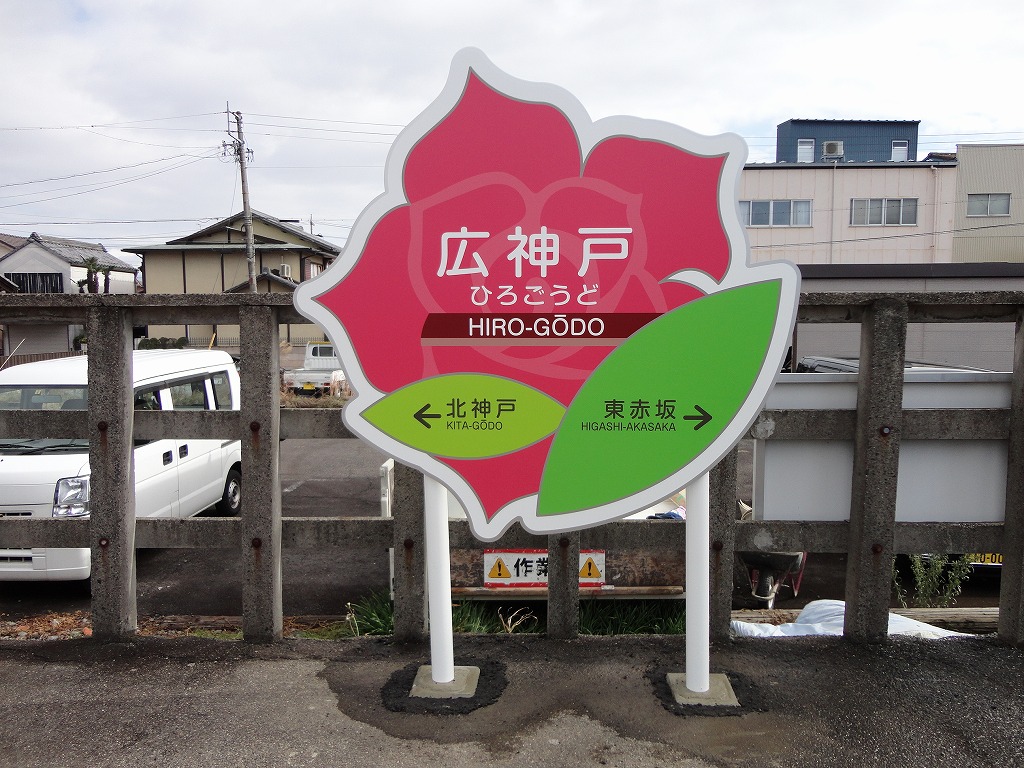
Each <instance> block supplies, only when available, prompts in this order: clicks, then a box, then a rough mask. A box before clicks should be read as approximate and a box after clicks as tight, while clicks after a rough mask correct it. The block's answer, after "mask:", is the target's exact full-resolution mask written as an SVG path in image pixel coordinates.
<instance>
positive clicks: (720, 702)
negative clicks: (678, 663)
mask: <svg viewBox="0 0 1024 768" xmlns="http://www.w3.org/2000/svg"><path fill="white" fill-rule="evenodd" d="M665 678H666V680H667V681H668V687H669V689H670V690H671V691H672V696H673V697H675V700H676V704H683V705H690V704H700V705H702V706H705V707H738V706H740V702H739V699H737V698H736V694H735V693H734V692H733V690H732V683H730V682H729V678H728V677H726V676H725V675H720V674H719V675H711V687H710V688H709V689H708V690H707V691H704V692H703V693H696V692H694V691H691V690H690V689H689V688H687V687H686V674H685V673H684V672H669V673H668V674H667V675H665Z"/></svg>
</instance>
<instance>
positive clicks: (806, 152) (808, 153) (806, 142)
mask: <svg viewBox="0 0 1024 768" xmlns="http://www.w3.org/2000/svg"><path fill="white" fill-rule="evenodd" d="M796 161H797V162H798V163H813V162H814V139H797V140H796Z"/></svg>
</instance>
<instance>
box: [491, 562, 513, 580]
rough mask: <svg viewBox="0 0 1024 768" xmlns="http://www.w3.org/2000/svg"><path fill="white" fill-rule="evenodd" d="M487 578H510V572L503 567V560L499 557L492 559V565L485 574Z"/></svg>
mask: <svg viewBox="0 0 1024 768" xmlns="http://www.w3.org/2000/svg"><path fill="white" fill-rule="evenodd" d="M487 578H488V579H511V578H512V574H511V573H510V572H509V570H508V568H506V567H505V561H504V560H502V559H501V558H500V557H499V558H498V559H497V560H495V561H494V565H492V566H491V570H490V572H489V573H488V574H487Z"/></svg>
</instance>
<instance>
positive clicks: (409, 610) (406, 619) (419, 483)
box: [391, 461, 427, 641]
mask: <svg viewBox="0 0 1024 768" xmlns="http://www.w3.org/2000/svg"><path fill="white" fill-rule="evenodd" d="M423 510H424V497H423V473H421V472H420V471H419V470H416V469H413V468H412V467H407V466H406V465H404V464H400V463H399V462H397V461H396V462H395V491H394V496H393V497H392V505H391V514H392V516H393V517H394V528H393V531H394V545H393V546H394V551H395V556H394V563H395V566H394V583H393V585H392V586H393V588H394V593H395V598H394V625H395V626H394V635H395V639H396V640H402V641H420V640H423V638H424V637H425V636H426V631H427V610H426V603H427V590H426V570H425V569H426V547H425V546H424V541H423Z"/></svg>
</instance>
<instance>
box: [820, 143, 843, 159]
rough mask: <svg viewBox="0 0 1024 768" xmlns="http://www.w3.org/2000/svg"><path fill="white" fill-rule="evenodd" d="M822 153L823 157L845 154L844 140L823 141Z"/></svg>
mask: <svg viewBox="0 0 1024 768" xmlns="http://www.w3.org/2000/svg"><path fill="white" fill-rule="evenodd" d="M821 155H822V157H842V156H843V142H841V141H823V142H822V143H821Z"/></svg>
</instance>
